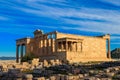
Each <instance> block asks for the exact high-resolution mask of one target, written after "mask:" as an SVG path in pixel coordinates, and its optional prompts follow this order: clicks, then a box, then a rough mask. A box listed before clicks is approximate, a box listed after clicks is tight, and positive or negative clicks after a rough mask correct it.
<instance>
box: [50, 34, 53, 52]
mask: <svg viewBox="0 0 120 80" xmlns="http://www.w3.org/2000/svg"><path fill="white" fill-rule="evenodd" d="M50 39H51V53H52V52H53V38H52V35H51V38H50Z"/></svg>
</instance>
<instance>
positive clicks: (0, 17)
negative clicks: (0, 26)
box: [0, 16, 9, 20]
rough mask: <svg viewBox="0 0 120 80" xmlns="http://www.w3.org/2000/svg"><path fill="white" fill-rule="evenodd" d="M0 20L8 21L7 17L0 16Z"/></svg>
mask: <svg viewBox="0 0 120 80" xmlns="http://www.w3.org/2000/svg"><path fill="white" fill-rule="evenodd" d="M0 20H9V19H8V18H7V17H3V16H0Z"/></svg>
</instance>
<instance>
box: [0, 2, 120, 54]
mask: <svg viewBox="0 0 120 80" xmlns="http://www.w3.org/2000/svg"><path fill="white" fill-rule="evenodd" d="M35 29H41V30H43V31H44V32H45V33H46V32H50V31H55V30H57V31H59V32H64V33H72V34H79V35H87V36H97V35H103V34H107V33H109V34H111V49H114V48H120V0H0V37H1V38H0V56H15V49H16V47H15V45H16V44H15V40H16V39H18V38H22V37H27V36H30V37H33V31H34V30H35Z"/></svg>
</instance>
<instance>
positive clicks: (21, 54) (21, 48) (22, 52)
mask: <svg viewBox="0 0 120 80" xmlns="http://www.w3.org/2000/svg"><path fill="white" fill-rule="evenodd" d="M22 58H23V45H21V59H22Z"/></svg>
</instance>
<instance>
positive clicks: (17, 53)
mask: <svg viewBox="0 0 120 80" xmlns="http://www.w3.org/2000/svg"><path fill="white" fill-rule="evenodd" d="M16 62H17V63H19V46H18V45H17V46H16Z"/></svg>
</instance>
